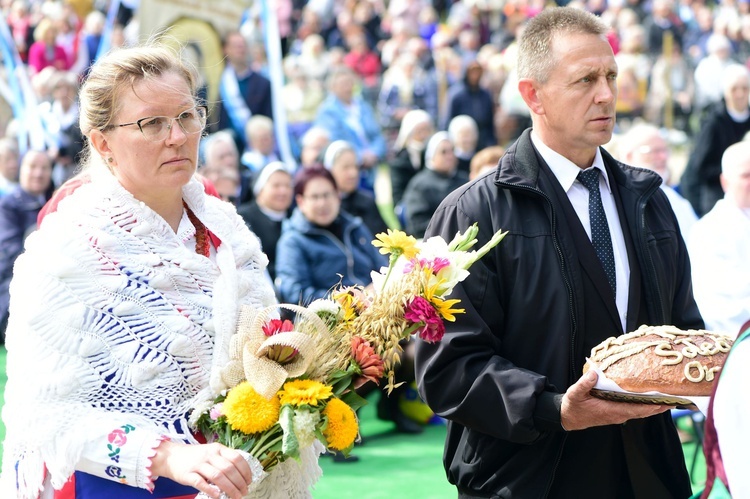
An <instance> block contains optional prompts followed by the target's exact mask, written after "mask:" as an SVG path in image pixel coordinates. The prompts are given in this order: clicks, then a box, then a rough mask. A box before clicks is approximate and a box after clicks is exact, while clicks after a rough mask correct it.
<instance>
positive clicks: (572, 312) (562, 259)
mask: <svg viewBox="0 0 750 499" xmlns="http://www.w3.org/2000/svg"><path fill="white" fill-rule="evenodd" d="M499 185H501V186H506V187H509V188H511V189H519V190H524V191H528V192H532V193H534V194H537V195H539V196H541V197H542V198H543V199H544V200H545V201H546V202H547V205H548V206H549V209H550V214H551V218H552V223H551V228H552V243H553V245H554V246H555V251H556V252H557V256H558V258H559V259H560V266H561V267H562V268H561V273H562V278H563V282H564V283H565V288H566V289H567V290H568V309H569V310H570V327H571V334H570V348H571V350H570V351H571V355H570V373H569V374H570V378H569V382H571V383H572V382H573V381H575V379H576V374H575V373H576V370H575V355H574V352H575V340H576V330H577V328H578V322H577V321H576V315H575V310H574V308H573V287H572V286H571V284H570V280H569V279H568V273H567V268H568V267H567V265H566V263H565V257H564V256H563V253H562V250H561V249H560V243H559V242H558V241H557V230H556V229H557V217H556V216H555V209H554V206H553V205H552V200H551V199H550V198H549V196H547V194H545V193H544V192H543V191H541V190H539V189H535V188H533V187H528V186H525V185H521V184H510V183H507V182H499ZM567 439H568V435H567V433H565V434H564V435H563V440H562V443H561V444H560V448H559V450H558V452H557V456H555V464H554V466H553V467H552V474H551V475H550V478H549V481H548V482H547V487H546V488H545V489H544V495H543V497H547V496H548V495H549V491H550V489H551V488H552V483H553V482H554V481H555V475H556V474H557V467H558V466H559V465H560V459H562V451H563V448H564V446H565V441H566V440H567Z"/></svg>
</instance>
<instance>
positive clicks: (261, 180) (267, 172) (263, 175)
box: [253, 161, 292, 197]
mask: <svg viewBox="0 0 750 499" xmlns="http://www.w3.org/2000/svg"><path fill="white" fill-rule="evenodd" d="M276 172H284V173H287V174H289V175H290V176H291V175H292V172H291V170H290V169H289V167H288V166H286V164H284V163H282V162H281V161H272V162H270V163H268V164H267V165H266V166H265V167H264V168H263V169H262V170H261V171H260V175H258V178H257V179H255V183H254V184H253V194H254V195H255V197H258V194H260V191H262V190H263V188H264V187H265V186H266V184H267V183H268V179H269V178H271V175H273V174H274V173H276Z"/></svg>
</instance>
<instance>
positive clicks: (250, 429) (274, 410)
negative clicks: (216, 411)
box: [222, 381, 281, 435]
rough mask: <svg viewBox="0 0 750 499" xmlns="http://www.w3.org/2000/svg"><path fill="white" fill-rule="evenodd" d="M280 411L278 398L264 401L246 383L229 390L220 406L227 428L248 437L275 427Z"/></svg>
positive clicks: (263, 398)
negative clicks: (227, 424) (225, 418)
mask: <svg viewBox="0 0 750 499" xmlns="http://www.w3.org/2000/svg"><path fill="white" fill-rule="evenodd" d="M280 409H281V404H280V403H279V398H278V397H273V398H272V399H271V400H268V399H266V398H265V397H263V396H262V395H260V394H258V392H256V391H255V390H254V389H253V387H252V386H251V385H250V383H248V382H247V381H243V382H242V383H240V384H239V385H237V386H235V387H234V388H232V389H231V390H229V393H228V394H227V398H226V400H224V405H223V406H222V411H223V412H224V415H225V416H226V417H227V421H228V422H229V426H230V427H231V428H232V429H233V430H239V431H241V432H242V433H246V434H248V435H249V434H253V433H260V432H262V431H266V430H267V429H269V428H271V427H272V426H273V425H275V424H276V422H277V421H278V420H279V410H280Z"/></svg>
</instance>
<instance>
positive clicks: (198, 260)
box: [0, 169, 275, 498]
mask: <svg viewBox="0 0 750 499" xmlns="http://www.w3.org/2000/svg"><path fill="white" fill-rule="evenodd" d="M183 198H184V199H185V201H186V202H187V204H188V205H189V206H190V208H191V209H192V210H193V211H194V213H195V214H196V215H197V217H198V218H199V219H200V220H201V221H202V222H203V223H204V224H205V225H206V227H207V228H208V229H209V230H210V231H211V232H212V233H213V234H215V235H216V236H217V237H218V238H219V239H220V240H221V241H222V244H221V245H220V246H219V248H218V250H217V254H216V263H215V264H214V263H213V262H211V261H210V260H209V259H207V258H205V257H203V256H200V255H197V254H196V253H195V252H194V251H191V250H190V249H188V248H186V247H185V246H184V244H183V243H182V241H180V240H179V238H178V237H177V236H176V234H175V233H174V231H173V230H172V229H171V228H170V227H169V225H168V224H167V223H166V222H165V221H164V219H162V218H161V217H160V216H158V215H157V214H156V213H155V212H153V211H152V210H151V209H150V208H148V207H147V206H146V205H145V204H143V203H141V202H139V201H138V200H136V199H135V198H134V197H133V196H132V195H131V194H130V193H129V192H128V191H126V190H125V189H124V188H122V187H121V186H120V184H119V183H118V182H117V181H116V180H115V179H114V177H112V175H111V174H110V173H109V172H107V171H106V170H104V169H102V170H101V171H100V170H97V171H95V172H92V182H91V183H89V184H84V185H83V186H81V187H80V188H78V189H77V190H76V191H75V192H74V193H73V194H71V195H70V196H68V197H67V198H65V199H64V200H62V201H61V202H60V204H59V207H58V210H57V212H55V213H52V214H50V215H48V216H47V217H46V218H45V220H44V222H43V223H42V225H41V227H40V229H39V230H38V231H37V232H35V233H34V234H32V235H31V236H30V237H29V238H28V240H27V243H26V251H25V253H24V254H23V255H22V256H21V257H19V259H18V260H17V263H16V267H15V277H14V279H13V282H12V284H11V305H10V323H9V326H8V331H7V340H6V346H7V349H8V363H7V369H8V371H7V372H8V378H9V379H8V385H7V387H6V392H5V398H6V406H5V409H4V412H3V418H4V421H5V424H6V428H7V437H6V441H5V447H4V452H3V476H2V478H1V479H0V483H1V485H0V496H2V497H22V498H35V497H37V496H38V494H39V493H40V492H41V490H42V487H43V479H44V469H45V468H46V469H47V471H48V472H49V473H50V476H51V479H52V485H53V486H54V487H55V488H60V487H61V486H62V485H63V484H64V483H65V481H66V480H67V479H68V478H69V476H70V475H71V474H72V473H73V471H74V466H75V465H76V463H77V462H78V461H79V459H80V455H81V452H82V448H83V446H84V443H85V439H86V431H85V430H86V425H87V422H91V421H98V420H101V419H103V418H107V417H108V416H112V413H118V414H119V415H123V414H124V415H125V416H126V418H127V420H128V421H129V422H131V423H132V424H135V425H137V426H140V427H143V428H146V429H150V430H152V431H153V432H155V433H156V434H162V435H167V436H169V437H171V438H174V439H180V440H183V441H190V442H193V441H194V440H193V439H192V437H191V436H190V434H189V430H188V425H187V420H186V417H187V413H188V411H189V410H190V408H191V407H194V406H196V405H199V404H200V401H201V400H202V401H207V400H211V399H213V398H214V396H215V395H216V394H217V393H218V392H219V391H220V390H222V389H223V388H225V386H223V385H222V383H221V380H220V376H219V368H220V367H221V366H223V365H224V364H226V362H227V361H228V359H229V354H228V351H229V350H228V348H229V338H230V337H231V335H232V334H233V333H234V331H235V327H236V320H237V315H238V310H239V307H240V306H241V305H243V304H250V305H254V306H258V307H264V306H268V305H270V304H272V303H274V301H275V298H274V295H273V290H272V289H271V287H270V285H269V284H268V282H267V280H266V279H265V277H264V275H263V272H264V269H265V267H266V265H267V263H268V260H267V258H266V257H265V255H264V254H263V253H262V252H261V249H260V244H259V242H258V239H257V238H256V237H255V236H254V235H252V234H251V233H250V231H249V230H248V229H247V227H246V226H245V224H244V222H243V221H242V219H241V218H240V217H239V216H238V215H237V213H236V211H235V210H234V208H233V207H232V206H231V205H229V204H228V203H225V202H223V201H221V200H219V199H216V198H213V197H211V196H206V195H205V193H204V192H203V186H202V184H201V183H200V182H198V181H197V180H192V181H191V182H190V183H188V185H186V186H185V187H184V188H183ZM124 401H128V402H129V403H127V404H125V403H124ZM16 489H17V490H16ZM11 491H13V492H11Z"/></svg>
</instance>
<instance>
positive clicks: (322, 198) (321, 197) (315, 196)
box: [303, 192, 339, 203]
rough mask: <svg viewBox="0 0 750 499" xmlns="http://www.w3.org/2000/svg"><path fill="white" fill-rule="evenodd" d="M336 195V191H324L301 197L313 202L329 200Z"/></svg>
mask: <svg viewBox="0 0 750 499" xmlns="http://www.w3.org/2000/svg"><path fill="white" fill-rule="evenodd" d="M338 196H339V194H338V193H337V192H324V193H322V194H305V195H304V196H303V197H304V198H305V199H306V200H308V201H310V202H313V203H315V202H317V201H330V200H331V199H334V198H337V197H338Z"/></svg>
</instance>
